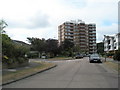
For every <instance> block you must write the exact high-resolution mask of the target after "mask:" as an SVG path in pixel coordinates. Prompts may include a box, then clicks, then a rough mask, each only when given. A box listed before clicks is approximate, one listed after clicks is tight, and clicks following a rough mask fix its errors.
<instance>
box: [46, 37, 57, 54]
mask: <svg viewBox="0 0 120 90" xmlns="http://www.w3.org/2000/svg"><path fill="white" fill-rule="evenodd" d="M46 46H47V47H46V52H48V53H51V54H53V56H56V55H57V54H58V41H57V40H56V39H48V40H46Z"/></svg>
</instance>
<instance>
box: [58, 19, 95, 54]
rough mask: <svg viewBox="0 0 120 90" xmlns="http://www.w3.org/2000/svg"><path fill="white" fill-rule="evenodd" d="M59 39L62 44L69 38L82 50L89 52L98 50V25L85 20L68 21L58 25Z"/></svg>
mask: <svg viewBox="0 0 120 90" xmlns="http://www.w3.org/2000/svg"><path fill="white" fill-rule="evenodd" d="M58 39H59V44H61V43H62V42H63V41H64V40H65V39H69V40H70V41H71V42H73V43H74V45H78V46H79V47H80V49H81V51H83V52H86V53H88V54H92V53H95V52H96V25H95V24H85V22H83V21H81V20H78V21H73V20H72V21H67V22H64V23H63V24H61V25H60V26H58Z"/></svg>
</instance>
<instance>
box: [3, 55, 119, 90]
mask: <svg viewBox="0 0 120 90" xmlns="http://www.w3.org/2000/svg"><path fill="white" fill-rule="evenodd" d="M53 63H56V64H58V66H57V67H55V68H53V69H50V70H48V71H45V72H42V73H39V74H37V75H34V76H31V77H28V78H26V79H23V80H20V81H17V82H14V83H11V84H8V85H5V86H3V88H118V73H117V72H116V71H114V70H111V69H109V68H108V67H107V66H105V65H104V64H100V63H89V61H88V58H87V57H85V58H83V59H76V60H67V61H56V62H55V61H54V62H53Z"/></svg>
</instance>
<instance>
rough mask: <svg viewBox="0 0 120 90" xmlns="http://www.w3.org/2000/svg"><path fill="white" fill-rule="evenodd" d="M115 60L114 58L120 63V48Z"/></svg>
mask: <svg viewBox="0 0 120 90" xmlns="http://www.w3.org/2000/svg"><path fill="white" fill-rule="evenodd" d="M113 58H114V60H118V61H120V47H119V49H118V51H116V52H115V54H114V57H113Z"/></svg>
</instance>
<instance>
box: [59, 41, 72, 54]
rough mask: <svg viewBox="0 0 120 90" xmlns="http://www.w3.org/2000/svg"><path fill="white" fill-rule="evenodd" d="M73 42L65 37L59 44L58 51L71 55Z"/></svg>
mask: <svg viewBox="0 0 120 90" xmlns="http://www.w3.org/2000/svg"><path fill="white" fill-rule="evenodd" d="M73 47H74V43H73V42H71V41H70V40H68V39H65V40H64V41H63V42H62V44H61V45H60V47H59V48H60V52H61V53H62V54H63V55H65V56H72V54H73Z"/></svg>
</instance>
